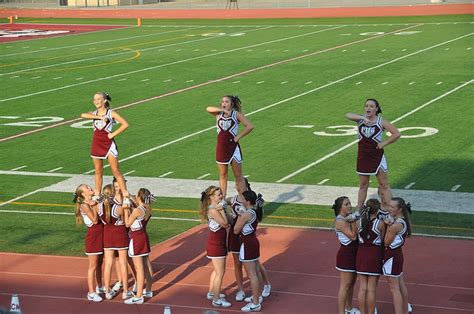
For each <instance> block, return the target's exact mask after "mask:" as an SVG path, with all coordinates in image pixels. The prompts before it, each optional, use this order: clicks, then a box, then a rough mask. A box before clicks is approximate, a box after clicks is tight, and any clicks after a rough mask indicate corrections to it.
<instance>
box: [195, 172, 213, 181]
mask: <svg viewBox="0 0 474 314" xmlns="http://www.w3.org/2000/svg"><path fill="white" fill-rule="evenodd" d="M210 175H211V174H210V173H206V174H203V175H202V176H199V177H197V179H198V180H201V179H204V178H206V177H208V176H210Z"/></svg>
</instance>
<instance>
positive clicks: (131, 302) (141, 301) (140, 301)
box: [123, 297, 145, 304]
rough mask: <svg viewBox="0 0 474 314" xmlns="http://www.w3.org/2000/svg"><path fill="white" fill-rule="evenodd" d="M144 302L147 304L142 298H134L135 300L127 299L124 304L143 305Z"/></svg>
mask: <svg viewBox="0 0 474 314" xmlns="http://www.w3.org/2000/svg"><path fill="white" fill-rule="evenodd" d="M143 302H145V300H144V299H143V297H141V298H137V297H133V298H130V299H127V300H125V301H123V303H125V304H143Z"/></svg>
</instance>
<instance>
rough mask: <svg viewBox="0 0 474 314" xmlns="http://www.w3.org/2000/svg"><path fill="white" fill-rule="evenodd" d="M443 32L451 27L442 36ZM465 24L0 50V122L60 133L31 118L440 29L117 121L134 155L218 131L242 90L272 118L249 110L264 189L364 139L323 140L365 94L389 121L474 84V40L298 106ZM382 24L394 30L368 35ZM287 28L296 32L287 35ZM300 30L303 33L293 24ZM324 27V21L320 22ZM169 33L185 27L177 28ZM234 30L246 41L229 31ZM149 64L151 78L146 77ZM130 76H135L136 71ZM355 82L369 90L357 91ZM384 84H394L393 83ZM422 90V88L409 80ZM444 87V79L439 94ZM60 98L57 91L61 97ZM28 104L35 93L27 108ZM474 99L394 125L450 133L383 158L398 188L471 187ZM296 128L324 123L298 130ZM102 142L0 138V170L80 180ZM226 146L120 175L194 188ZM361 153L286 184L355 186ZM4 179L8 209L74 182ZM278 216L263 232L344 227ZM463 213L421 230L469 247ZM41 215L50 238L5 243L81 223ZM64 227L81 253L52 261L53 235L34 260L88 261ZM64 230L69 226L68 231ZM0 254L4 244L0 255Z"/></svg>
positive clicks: (145, 163) (252, 152)
mask: <svg viewBox="0 0 474 314" xmlns="http://www.w3.org/2000/svg"><path fill="white" fill-rule="evenodd" d="M21 21H22V22H31V21H32V20H31V19H22V20H21ZM35 21H37V22H43V23H72V24H74V23H86V24H90V23H99V24H123V25H125V24H127V23H128V25H133V23H134V20H82V19H81V20H78V19H71V20H61V19H35ZM436 22H440V23H448V24H441V25H437V24H436ZM454 22H472V16H443V17H409V18H361V19H301V20H300V19H298V20H291V19H289V20H251V21H250V20H238V21H222V20H220V21H210V20H180V21H174V20H146V21H145V25H148V26H149V27H142V28H136V27H131V28H124V29H115V30H110V31H105V32H97V33H86V34H78V35H75V36H64V37H52V38H45V39H39V40H30V41H20V42H10V43H6V44H2V45H0V57H1V58H2V64H1V65H0V82H1V86H2V87H1V91H2V92H1V96H0V116H18V117H19V118H18V119H5V118H0V137H5V136H9V135H14V134H18V133H20V132H24V131H29V130H34V129H37V128H38V126H32V125H31V124H30V125H28V124H23V125H7V124H8V123H15V122H22V121H23V122H28V123H32V122H33V123H37V124H40V125H42V126H47V125H50V123H47V122H40V121H41V120H45V118H41V119H40V120H34V119H36V118H38V117H53V118H54V119H55V120H61V119H66V120H67V119H73V118H77V117H78V116H79V115H80V113H81V112H86V111H90V110H93V106H92V105H91V98H92V95H93V94H94V92H96V91H97V90H106V91H108V92H110V93H111V95H112V97H113V102H112V107H113V108H114V107H115V108H116V107H119V106H121V105H124V104H128V103H131V102H134V101H137V100H141V99H146V98H149V97H153V96H156V95H160V94H164V93H168V92H171V91H175V90H179V89H183V88H186V87H189V86H192V85H195V84H199V83H204V82H207V81H209V80H215V79H219V78H222V77H226V76H228V75H232V74H235V73H239V72H241V71H246V70H249V69H253V68H256V67H260V66H264V65H268V64H271V63H273V62H278V61H282V60H288V59H290V58H294V57H299V56H302V55H305V54H308V53H313V52H318V51H324V50H325V49H328V48H334V47H337V46H340V45H344V44H347V43H351V42H355V41H358V40H362V39H367V38H370V37H371V36H364V35H360V34H361V33H366V32H390V31H394V30H400V29H402V28H407V27H410V26H412V24H410V25H389V24H391V23H393V24H400V23H401V24H405V23H407V24H409V23H435V24H425V25H419V26H416V27H414V28H411V29H410V31H420V32H419V33H416V34H413V35H388V36H384V37H381V38H377V39H373V40H369V41H365V42H361V43H357V44H354V45H349V46H347V47H343V48H342V47H341V48H337V49H333V50H331V51H327V52H322V53H318V54H315V55H313V56H309V57H306V58H303V59H299V60H294V61H291V62H287V63H284V64H280V65H277V66H273V67H269V68H266V69H261V70H258V71H255V72H252V73H248V74H245V75H241V76H238V77H235V78H232V79H230V80H226V81H222V82H219V83H214V84H211V85H208V86H204V87H200V88H197V89H194V90H191V91H186V92H183V93H180V94H176V95H173V96H168V97H166V98H162V99H160V100H154V101H149V102H145V103H143V104H140V105H138V106H134V107H131V108H127V109H122V110H120V111H119V112H120V113H121V115H123V116H124V117H125V118H126V119H127V120H128V122H129V123H130V125H131V127H130V128H129V129H128V130H127V131H126V132H125V133H123V135H120V136H119V137H118V138H117V142H118V145H119V149H120V156H121V158H122V159H123V158H125V157H127V156H131V155H133V154H136V153H140V152H143V151H145V150H147V149H150V148H153V147H157V146H158V145H163V144H165V143H168V142H170V141H172V140H176V139H179V138H181V137H184V136H187V135H189V134H191V133H194V132H197V131H200V130H203V129H205V128H208V127H211V126H212V125H213V124H214V120H213V118H212V117H211V116H210V115H208V114H207V113H206V112H205V107H206V106H208V105H210V104H215V105H216V104H217V103H218V101H219V98H220V97H221V96H222V95H224V94H229V93H231V94H238V95H239V96H240V97H241V99H242V100H243V105H244V111H245V113H247V114H249V113H252V112H254V111H255V110H259V109H264V108H266V109H265V110H264V111H260V112H257V113H255V114H250V115H249V118H250V120H251V121H252V122H253V123H254V125H255V130H254V132H253V133H252V134H250V135H249V136H248V137H246V138H244V139H243V140H242V147H243V152H244V159H245V163H244V164H243V169H244V173H245V174H249V175H250V179H251V180H252V181H259V182H275V181H277V180H279V179H281V178H282V177H284V176H286V175H288V174H290V173H292V172H294V171H296V170H298V169H300V168H301V167H304V166H306V165H307V164H309V163H311V162H313V161H315V160H318V159H319V158H322V157H324V156H326V155H328V154H330V153H332V152H333V151H335V150H337V149H338V148H340V147H341V146H343V145H345V144H347V143H349V142H351V141H353V140H354V139H355V136H354V135H349V136H338V137H328V136H326V137H323V136H316V135H314V134H313V132H315V131H326V132H328V133H329V132H332V133H334V130H332V131H331V129H328V127H330V126H335V125H351V122H350V121H347V120H345V119H344V114H345V113H346V112H349V111H351V112H358V113H360V112H362V109H363V102H364V100H365V98H367V97H375V98H377V99H379V100H380V102H381V104H382V108H383V111H384V112H383V116H384V117H385V118H386V119H388V120H394V119H396V118H398V117H400V116H402V115H403V114H405V113H407V112H409V111H410V110H413V109H415V108H417V107H419V106H421V105H423V104H424V103H427V102H429V101H431V100H432V99H434V98H436V97H438V96H440V95H442V94H444V93H446V92H448V91H450V90H452V89H453V88H455V87H457V86H459V85H460V84H462V82H465V81H469V80H471V79H472V70H471V69H472V68H473V60H474V58H472V36H470V37H465V38H463V39H459V40H455V41H452V42H450V43H445V44H443V45H442V46H440V47H436V48H433V49H429V50H426V51H422V52H420V53H418V54H416V55H413V56H410V57H407V58H404V59H400V60H398V61H396V62H394V63H392V64H389V65H385V66H383V67H380V68H377V69H373V70H371V71H368V72H366V73H361V74H359V75H357V76H354V77H352V78H349V79H345V80H343V81H342V82H340V83H337V84H333V85H330V86H327V87H324V88H320V89H319V90H315V91H313V92H311V93H308V94H307V95H304V96H301V97H299V96H298V97H296V98H293V99H290V98H292V97H294V96H297V95H300V94H302V93H305V92H308V91H310V90H312V89H316V88H318V87H323V86H325V85H327V84H328V83H329V82H333V81H335V80H339V79H343V78H345V77H347V76H349V75H352V74H355V73H359V72H361V71H364V70H367V69H370V68H373V67H376V66H378V65H380V64H383V63H386V62H389V61H391V60H396V59H397V58H401V57H403V56H406V55H407V54H410V53H415V52H418V51H421V50H423V49H426V48H428V47H432V46H434V45H437V44H440V43H444V42H447V41H450V40H453V39H455V38H458V37H460V36H463V35H466V34H469V33H471V32H472V29H471V28H472V27H471V24H469V23H458V24H454ZM379 23H381V24H383V25H360V26H359V25H358V24H379ZM285 24H286V25H289V26H290V27H284V26H285ZM303 24H304V25H306V26H304V27H295V26H291V25H303ZM315 24H318V25H320V24H326V26H311V25H315ZM346 24H351V25H349V26H341V27H339V28H334V29H329V28H332V27H333V26H327V25H346ZM352 24H354V25H352ZM170 25H171V26H176V27H167V26H170ZM241 26H247V27H241ZM336 27H337V26H336ZM209 33H226V36H212V37H209V36H203V34H209ZM229 34H235V35H237V34H238V36H228V35H229ZM347 34H350V35H347ZM104 41H108V42H107V43H104ZM25 47H26V48H25ZM44 47H45V48H44ZM469 48H471V49H469ZM143 69H148V70H146V71H142V70H143ZM134 71H139V72H136V73H131V72H134ZM114 76H115V77H114ZM37 77H40V78H37ZM58 77H60V79H57V78H58ZM111 77H112V78H111ZM81 78H82V79H81ZM124 79H126V80H124ZM191 80H192V82H191ZM262 81H263V83H260V82H262ZM282 82H286V83H284V84H282ZM359 82H361V83H360V84H357V83H359ZM384 82H387V83H386V84H383V83H384ZM411 82H415V83H414V84H411V85H410V84H409V83H411ZM438 82H442V83H441V84H439V85H438ZM257 83H258V84H257ZM64 87H66V88H64ZM53 89H57V90H54V91H49V90H53ZM30 93H36V95H33V96H28V97H24V96H25V95H27V94H30ZM472 98H473V87H472V84H471V85H470V86H467V87H464V88H463V89H461V90H459V91H457V92H455V93H453V94H451V95H449V96H447V97H445V98H442V99H440V100H438V101H436V102H434V103H433V104H431V105H430V106H428V107H426V108H424V109H422V110H420V111H418V112H416V113H414V114H413V115H410V116H408V117H406V118H404V119H403V120H401V121H400V122H397V123H396V126H398V127H431V128H436V129H437V130H438V131H439V132H438V133H436V134H435V135H432V136H429V137H423V138H413V139H408V138H407V139H403V138H402V139H401V140H399V141H398V142H397V143H395V144H393V145H392V146H389V147H387V156H388V161H389V167H390V181H391V185H392V186H393V187H395V188H403V187H404V186H406V185H407V184H408V183H411V182H416V184H415V186H414V187H413V188H414V189H423V190H440V191H449V190H450V189H451V187H452V186H454V185H457V184H461V187H460V188H459V190H458V191H460V192H469V193H473V192H474V180H473V179H472V175H471V173H472V171H470V169H472V168H473V166H474V157H473V156H474V154H473V153H474V144H473V143H472V141H471V140H470V139H471V137H470V136H468V135H469V134H468V133H469V130H470V129H469V127H468V125H469V122H470V120H469V118H470V116H472V115H470V114H469V113H470V112H471V111H472V110H471V106H470V105H469V99H472ZM273 105H275V106H273ZM267 106H273V107H271V108H267ZM53 118H46V120H48V119H49V120H52V119H53ZM28 119H30V120H28ZM295 124H299V125H314V127H312V128H310V129H299V128H289V127H288V125H295ZM410 132H411V133H410ZM414 133H416V132H415V131H407V133H404V134H414ZM91 137H92V130H91V129H84V128H73V127H71V126H70V125H64V126H61V127H58V128H53V129H49V130H46V131H43V132H40V133H36V134H33V135H29V136H26V137H21V138H17V139H14V140H10V141H7V142H0V151H1V152H2V158H0V170H9V169H12V168H16V167H19V166H22V165H27V166H28V167H27V168H25V169H22V170H23V171H38V172H46V171H49V170H51V169H53V168H57V167H63V169H61V170H60V171H58V172H62V173H73V174H80V173H83V172H85V171H88V170H91V169H92V161H91V160H90V157H89V147H90V141H91ZM215 140H216V135H215V131H214V130H209V131H206V132H203V133H201V134H199V135H196V136H193V137H190V138H188V139H185V140H183V141H179V142H176V143H174V144H171V145H168V146H165V147H163V148H160V149H157V150H155V151H153V152H150V153H147V154H144V155H141V156H139V157H136V158H133V159H130V160H127V161H125V162H122V163H121V168H122V171H123V172H124V173H125V172H128V171H132V170H134V171H135V172H134V174H133V175H134V176H144V177H157V176H159V175H161V174H163V173H165V172H169V171H173V173H172V174H171V175H170V177H174V178H191V179H193V178H197V177H199V176H201V175H203V174H206V173H210V174H211V175H210V176H209V177H207V178H209V179H217V178H218V176H217V169H216V166H215V162H214V147H215ZM355 156H356V148H355V146H353V147H351V148H349V149H347V150H345V151H343V152H341V153H339V154H338V155H336V156H334V157H332V158H329V159H328V160H326V161H324V162H322V163H320V164H318V165H317V166H316V167H313V168H310V169H309V170H307V171H304V172H302V173H301V174H298V175H296V176H294V177H292V178H291V179H288V180H287V181H286V182H288V183H299V184H317V183H318V182H320V181H321V180H323V179H330V180H329V181H328V183H326V184H328V185H335V186H357V184H358V180H357V176H356V175H355V173H354V167H355ZM106 173H109V170H106ZM1 179H2V180H1V183H0V201H6V200H9V199H12V198H13V197H17V196H20V195H23V194H25V193H28V192H31V191H34V190H36V189H38V188H41V187H46V186H48V185H50V184H53V183H56V182H59V181H61V180H62V179H63V178H56V177H25V176H14V175H1ZM374 181H375V180H374ZM373 184H375V182H374V183H373ZM70 197H71V196H70V195H68V194H67V193H45V192H42V193H37V194H34V195H31V196H29V197H27V198H24V199H21V200H20V202H41V203H53V204H61V203H64V204H70V203H69V202H70ZM158 207H159V208H161V209H184V210H190V209H192V210H196V211H197V209H196V208H197V203H196V200H187V199H163V198H160V201H159V204H158ZM267 208H268V209H267V214H268V216H267V217H266V219H265V222H267V223H272V224H284V225H296V226H310V227H330V226H331V225H332V222H331V221H325V219H332V213H331V211H330V210H329V209H327V208H324V207H322V206H303V205H289V204H269V205H268V207H267ZM2 209H3V210H5V209H6V210H18V209H21V210H25V209H26V210H29V211H31V210H37V211H68V212H70V210H71V208H69V207H64V208H60V207H56V206H51V207H50V208H48V207H44V206H31V205H22V204H20V205H16V204H10V205H6V206H3V207H1V208H0V210H2ZM156 214H157V216H162V217H174V218H189V219H196V218H197V216H196V214H195V213H194V212H173V211H157V212H156ZM22 215H24V214H14V213H8V214H7V213H1V215H0V220H1V219H7V218H6V217H8V219H9V218H10V217H11V218H12V219H14V220H15V221H16V220H19V221H22V219H24V217H27V216H28V215H26V216H22ZM272 216H273V217H272ZM20 217H23V218H20ZM280 217H286V218H280ZM288 217H290V218H288ZM464 217H465V216H463V215H453V214H442V213H426V212H416V213H414V215H413V221H414V223H415V232H419V233H429V234H444V235H454V236H472V230H471V229H472V223H470V222H469V221H465V218H464ZM38 219H39V220H40V221H41V223H40V224H38V228H36V227H31V228H30V229H28V228H29V226H25V227H26V228H25V229H24V232H23V231H22V232H21V233H19V232H16V229H15V232H13V231H12V232H11V234H9V235H8V237H13V238H11V240H9V241H11V243H13V242H15V241H17V240H18V239H20V240H21V239H24V240H25V245H30V244H31V245H32V247H35V246H38V247H39V246H41V245H43V244H41V243H39V242H35V240H28V239H30V238H34V235H35V234H38V232H39V233H41V231H44V233H45V235H44V238H51V239H54V238H55V235H54V233H50V232H49V231H47V226H48V221H55V220H56V219H59V220H61V219H63V220H62V222H63V223H65V222H66V221H71V223H72V221H73V220H70V219H72V218H71V217H70V216H40V218H38ZM321 219H322V220H321ZM181 223H182V224H183V226H182V229H180V228H181V227H177V229H179V230H185V229H187V228H189V227H190V226H192V225H195V224H196V223H195V222H180V223H179V224H181ZM158 224H159V221H158V222H157V225H158ZM54 225H58V226H62V227H61V228H64V229H63V230H64V232H67V230H76V231H74V232H75V233H74V234H75V237H76V238H75V239H74V241H72V242H74V243H76V242H77V245H76V246H75V247H74V248H73V249H71V251H63V250H67V249H68V245H67V244H64V248H63V249H60V248H59V247H62V246H63V244H62V242H61V241H64V240H58V241H59V242H58V248H57V252H58V253H54V252H53V251H54V250H55V249H54V248H51V249H50V250H51V251H48V249H47V248H48V247H50V244H46V243H54V241H56V240H51V241H49V240H47V241H46V240H45V241H46V242H45V244H44V245H45V247H43V248H42V249H40V250H39V251H36V252H42V253H48V252H52V254H73V255H77V254H82V242H81V241H82V240H81V239H82V238H81V237H82V236H83V230H82V229H79V230H77V229H75V227H73V226H67V224H66V223H65V224H64V226H63V224H62V223H61V222H59V221H58V223H57V224H56V223H54ZM40 226H42V227H40ZM424 226H428V227H424ZM434 226H435V227H434ZM11 228H13V227H11ZM36 229H38V230H39V231H38V230H36ZM40 229H41V230H40ZM158 229H159V228H158ZM45 230H46V231H45ZM161 230H164V229H161ZM61 232H62V231H60V230H58V234H61ZM177 232H178V231H177ZM171 234H175V233H171ZM171 234H169V235H165V233H164V232H163V233H160V230H158V233H157V235H154V236H153V239H154V241H158V239H159V238H157V237H159V236H163V237H167V236H170V235H171ZM30 241H33V242H30ZM41 241H42V240H41ZM41 241H40V242H41ZM11 243H10V242H9V244H8V245H10V244H11ZM20 246H21V241H20ZM53 246H54V245H53ZM30 249H31V248H30V247H29V248H28V249H25V250H24V251H22V250H23V249H20V248H18V249H15V251H22V252H26V251H29V250H30ZM0 250H4V248H3V247H0Z"/></svg>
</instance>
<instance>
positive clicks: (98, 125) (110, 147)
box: [91, 109, 118, 159]
mask: <svg viewBox="0 0 474 314" xmlns="http://www.w3.org/2000/svg"><path fill="white" fill-rule="evenodd" d="M93 114H95V115H97V114H98V111H97V110H96V111H94V112H93ZM105 115H106V116H107V121H106V122H104V121H102V120H100V119H97V120H93V123H92V125H93V126H94V135H93V137H92V148H91V157H92V158H97V159H107V157H108V156H109V154H112V155H113V156H115V157H118V149H117V144H116V143H115V140H113V139H112V140H111V139H109V138H108V134H110V133H112V128H113V126H114V124H115V120H114V119H113V118H112V110H111V109H107V112H106V113H105Z"/></svg>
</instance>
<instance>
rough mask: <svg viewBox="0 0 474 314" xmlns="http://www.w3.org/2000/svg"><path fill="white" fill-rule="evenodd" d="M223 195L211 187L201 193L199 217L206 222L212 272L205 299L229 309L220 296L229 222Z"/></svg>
mask: <svg viewBox="0 0 474 314" xmlns="http://www.w3.org/2000/svg"><path fill="white" fill-rule="evenodd" d="M223 199H224V197H223V195H222V192H221V189H220V188H219V187H217V186H213V185H211V186H210V187H208V188H207V189H206V190H205V191H203V192H202V193H201V209H200V212H199V213H200V216H201V219H202V220H203V221H207V223H208V226H209V235H208V237H207V242H206V251H207V257H208V258H210V259H211V260H212V265H213V266H214V270H213V271H212V274H211V278H210V280H209V292H208V293H207V299H209V300H211V299H212V305H213V306H215V307H230V306H231V305H232V304H231V303H230V302H228V301H227V300H226V299H225V295H224V294H221V289H222V279H223V278H224V273H225V260H226V256H227V243H226V239H227V231H226V228H229V222H228V220H227V215H226V213H225V210H224V208H223V205H224V204H223V203H225V201H224V202H223Z"/></svg>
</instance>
